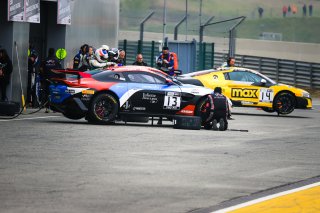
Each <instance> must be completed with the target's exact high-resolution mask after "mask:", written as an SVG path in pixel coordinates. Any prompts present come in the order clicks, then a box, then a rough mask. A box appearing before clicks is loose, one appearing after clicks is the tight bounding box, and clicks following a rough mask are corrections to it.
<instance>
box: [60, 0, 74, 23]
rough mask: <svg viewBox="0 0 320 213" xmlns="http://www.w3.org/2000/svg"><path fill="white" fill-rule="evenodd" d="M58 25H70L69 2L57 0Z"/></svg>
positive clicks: (68, 0)
mask: <svg viewBox="0 0 320 213" xmlns="http://www.w3.org/2000/svg"><path fill="white" fill-rule="evenodd" d="M57 23H58V24H67V25H70V24H71V6H70V0H58V20H57Z"/></svg>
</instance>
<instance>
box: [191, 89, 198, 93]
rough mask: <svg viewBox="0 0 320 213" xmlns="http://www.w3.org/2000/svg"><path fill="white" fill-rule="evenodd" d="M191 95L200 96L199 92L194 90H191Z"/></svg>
mask: <svg viewBox="0 0 320 213" xmlns="http://www.w3.org/2000/svg"><path fill="white" fill-rule="evenodd" d="M191 94H199V90H197V89H193V90H191Z"/></svg>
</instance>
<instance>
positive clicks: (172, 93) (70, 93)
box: [50, 66, 213, 124]
mask: <svg viewBox="0 0 320 213" xmlns="http://www.w3.org/2000/svg"><path fill="white" fill-rule="evenodd" d="M55 72H59V73H62V74H63V77H62V78H56V79H53V80H52V84H51V85H50V105H51V108H52V109H53V110H54V111H57V112H61V113H63V115H64V116H65V117H67V118H70V119H80V118H83V117H85V118H86V119H87V120H88V121H89V122H92V123H99V124H110V123H111V122H113V121H114V120H115V119H117V118H119V117H125V116H141V117H151V116H152V117H168V118H173V117H174V116H177V115H183V116H200V117H201V118H202V122H203V123H204V122H205V121H207V120H208V119H209V116H210V115H211V114H212V113H209V111H210V110H211V108H210V106H212V101H211V99H210V98H208V95H209V94H211V93H212V92H213V91H212V90H211V89H207V88H204V87H199V86H194V85H189V84H182V83H181V82H179V81H178V80H176V79H175V78H172V77H170V76H169V75H167V74H165V73H164V72H162V71H160V70H157V69H154V68H151V67H143V66H124V67H117V68H110V69H105V70H99V69H97V70H91V71H86V72H77V71H74V70H55Z"/></svg>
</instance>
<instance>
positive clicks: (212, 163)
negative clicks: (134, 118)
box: [0, 99, 320, 213]
mask: <svg viewBox="0 0 320 213" xmlns="http://www.w3.org/2000/svg"><path fill="white" fill-rule="evenodd" d="M27 112H31V110H28V111H27ZM233 117H234V118H235V120H231V121H230V123H229V125H230V131H225V132H219V131H207V130H204V129H202V130H198V131H197V130H178V129H173V128H172V123H171V122H169V121H165V122H164V125H162V126H157V125H154V126H151V124H150V123H149V124H138V123H128V124H127V125H125V124H124V123H122V122H120V123H117V124H116V125H112V126H99V125H89V124H87V123H86V121H85V120H77V121H73V120H68V119H66V118H63V117H61V115H60V114H57V113H49V114H45V113H44V112H43V111H41V112H39V113H36V114H32V115H22V116H19V117H18V118H16V119H13V120H5V119H4V117H0V129H1V134H0V147H1V149H0V212H1V213H2V212H173V213H175V212H192V213H200V212H201V213H204V212H320V210H319V206H320V204H319V203H320V201H319V199H320V190H319V185H318V184H319V182H320V172H319V171H320V155H319V150H320V143H319V136H320V133H319V129H320V128H319V127H320V119H319V118H320V101H319V99H316V100H315V101H314V110H296V111H294V112H293V113H292V114H290V115H288V116H277V115H275V114H268V113H265V112H263V111H261V110H258V109H256V108H235V109H234V115H233ZM239 130H247V132H245V131H239ZM308 186H309V187H310V188H308ZM283 200H284V201H283Z"/></svg>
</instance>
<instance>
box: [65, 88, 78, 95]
mask: <svg viewBox="0 0 320 213" xmlns="http://www.w3.org/2000/svg"><path fill="white" fill-rule="evenodd" d="M65 92H66V93H69V94H75V93H76V91H75V90H73V89H67V90H66V91H65Z"/></svg>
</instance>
